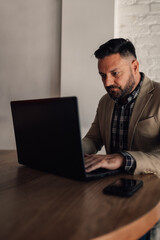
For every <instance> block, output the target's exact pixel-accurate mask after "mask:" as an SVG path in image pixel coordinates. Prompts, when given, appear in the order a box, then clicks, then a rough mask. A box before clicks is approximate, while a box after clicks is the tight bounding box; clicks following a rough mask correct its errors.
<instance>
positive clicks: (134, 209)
mask: <svg viewBox="0 0 160 240" xmlns="http://www.w3.org/2000/svg"><path fill="white" fill-rule="evenodd" d="M122 176H123V177H125V178H133V179H134V178H136V179H142V180H143V182H144V186H143V187H142V188H141V189H139V190H138V191H137V192H136V193H135V194H134V195H133V196H132V197H130V198H124V197H117V196H109V195H104V194H103V193H102V190H103V188H104V187H105V186H107V185H108V184H110V183H111V182H112V181H114V180H115V179H118V178H119V177H122ZM159 189H160V179H159V178H157V177H155V176H154V175H139V176H131V175H125V174H123V175H122V174H121V175H114V176H110V177H106V178H103V179H99V180H94V181H90V182H80V181H74V180H71V179H67V178H63V177H59V176H56V175H53V174H49V173H45V172H41V171H38V170H34V169H30V168H27V167H25V166H22V165H19V164H18V162H17V155H16V151H0V239H5V240H9V239H12V240H22V239H23V240H28V239H30V240H32V239H33V240H36V239H38V240H43V239H45V240H51V239H52V240H64V239H65V240H68V239H69V240H74V239H75V240H88V239H96V240H98V239H99V240H104V239H106V240H108V239H110V240H112V239H116V240H117V239H120V240H135V239H138V237H140V236H142V235H143V234H144V233H145V232H147V231H148V230H149V229H150V228H151V227H152V226H153V225H154V224H155V223H156V222H157V221H158V219H160V203H159V200H160V191H159ZM117 236H119V237H118V238H117Z"/></svg>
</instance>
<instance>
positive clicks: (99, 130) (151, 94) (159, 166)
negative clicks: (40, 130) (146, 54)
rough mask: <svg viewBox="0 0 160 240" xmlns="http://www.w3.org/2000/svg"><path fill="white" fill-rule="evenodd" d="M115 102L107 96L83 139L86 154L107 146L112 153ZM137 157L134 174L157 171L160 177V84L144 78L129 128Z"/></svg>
mask: <svg viewBox="0 0 160 240" xmlns="http://www.w3.org/2000/svg"><path fill="white" fill-rule="evenodd" d="M113 109H114V101H113V100H112V99H111V98H110V97H109V95H108V94H106V95H104V96H103V97H102V98H101V100H100V102H99V105H98V108H97V113H96V117H95V120H94V122H93V123H92V126H91V128H90V130H89V131H88V133H87V135H86V136H85V137H84V138H83V139H82V144H83V150H84V153H88V154H91V153H97V151H98V150H100V149H101V147H102V146H103V145H104V146H105V149H106V152H107V153H110V152H111V145H110V143H111V121H112V114H113ZM126 151H127V152H129V153H130V154H131V155H132V156H133V157H134V159H135V160H136V169H135V172H134V174H140V173H146V174H147V173H153V174H156V175H159V176H160V83H157V82H153V81H151V80H150V79H149V78H148V77H146V76H145V77H144V81H143V83H142V87H141V89H140V93H139V95H138V97H137V99H136V102H135V105H134V109H133V112H132V116H131V118H130V124H129V129H128V149H126Z"/></svg>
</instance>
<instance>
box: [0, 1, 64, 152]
mask: <svg viewBox="0 0 160 240" xmlns="http://www.w3.org/2000/svg"><path fill="white" fill-rule="evenodd" d="M60 26H61V0H14V1H10V0H0V109H1V110H0V149H12V148H15V140H14V134H13V127H12V119H11V112H10V101H11V100H18V99H29V98H46V97H50V96H58V95H59V92H60V83H59V80H60V36H61V32H60Z"/></svg>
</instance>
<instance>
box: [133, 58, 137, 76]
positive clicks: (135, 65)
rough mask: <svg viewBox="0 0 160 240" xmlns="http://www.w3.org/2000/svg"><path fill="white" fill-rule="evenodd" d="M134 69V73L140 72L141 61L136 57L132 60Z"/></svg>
mask: <svg viewBox="0 0 160 240" xmlns="http://www.w3.org/2000/svg"><path fill="white" fill-rule="evenodd" d="M132 70H133V72H134V74H137V73H139V62H138V61H137V59H134V60H133V61H132Z"/></svg>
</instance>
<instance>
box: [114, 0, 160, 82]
mask: <svg viewBox="0 0 160 240" xmlns="http://www.w3.org/2000/svg"><path fill="white" fill-rule="evenodd" d="M115 7H116V10H115V37H123V38H128V39H130V40H131V41H132V42H133V44H134V45H135V47H136V52H137V58H138V60H139V63H140V71H143V72H144V73H145V74H146V75H147V76H148V77H150V78H151V79H153V80H155V81H158V82H160V0H115Z"/></svg>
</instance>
